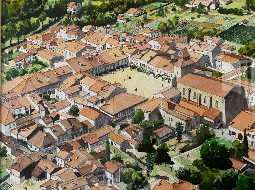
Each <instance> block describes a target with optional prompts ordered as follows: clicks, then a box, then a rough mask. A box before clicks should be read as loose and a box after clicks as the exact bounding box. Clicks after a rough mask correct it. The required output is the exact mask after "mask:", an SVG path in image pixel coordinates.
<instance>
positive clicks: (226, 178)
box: [214, 169, 238, 190]
mask: <svg viewBox="0 0 255 190" xmlns="http://www.w3.org/2000/svg"><path fill="white" fill-rule="evenodd" d="M237 177H238V174H237V173H236V172H234V171H233V170H232V169H229V170H226V171H224V172H223V174H222V175H221V176H220V178H216V180H215V185H214V186H215V187H216V188H217V189H219V190H229V189H233V188H234V187H235V186H236V182H237Z"/></svg>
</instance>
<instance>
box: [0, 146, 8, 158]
mask: <svg viewBox="0 0 255 190" xmlns="http://www.w3.org/2000/svg"><path fill="white" fill-rule="evenodd" d="M6 156H7V150H6V147H5V146H0V158H4V157H6Z"/></svg>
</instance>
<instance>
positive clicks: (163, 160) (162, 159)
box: [155, 143, 174, 164]
mask: <svg viewBox="0 0 255 190" xmlns="http://www.w3.org/2000/svg"><path fill="white" fill-rule="evenodd" d="M168 152H169V148H168V146H167V144H166V143H163V144H161V145H160V146H159V147H158V148H157V150H156V152H155V163H157V164H173V163H174V162H173V161H172V160H171V157H170V155H169V154H168Z"/></svg>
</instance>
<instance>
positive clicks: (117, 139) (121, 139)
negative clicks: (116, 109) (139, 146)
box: [109, 132, 126, 144]
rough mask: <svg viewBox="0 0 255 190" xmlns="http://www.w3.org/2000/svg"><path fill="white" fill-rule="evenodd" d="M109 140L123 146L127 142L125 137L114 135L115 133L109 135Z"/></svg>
mask: <svg viewBox="0 0 255 190" xmlns="http://www.w3.org/2000/svg"><path fill="white" fill-rule="evenodd" d="M109 138H110V139H111V140H112V141H113V142H115V143H117V144H121V143H123V142H125V140H126V139H125V137H124V136H123V135H120V134H117V133H114V132H111V133H110V135H109Z"/></svg>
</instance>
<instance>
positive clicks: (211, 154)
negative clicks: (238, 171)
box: [200, 139, 232, 169]
mask: <svg viewBox="0 0 255 190" xmlns="http://www.w3.org/2000/svg"><path fill="white" fill-rule="evenodd" d="M200 154H201V158H202V160H203V162H204V163H205V165H206V166H208V167H209V168H217V169H228V168H231V167H232V163H231V161H230V160H229V156H230V151H229V150H228V149H227V148H226V147H225V145H223V144H220V143H219V142H218V141H217V139H211V140H209V141H206V142H205V143H204V144H203V145H202V148H201V150H200Z"/></svg>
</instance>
